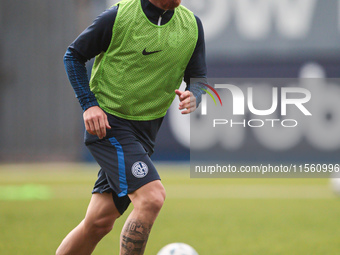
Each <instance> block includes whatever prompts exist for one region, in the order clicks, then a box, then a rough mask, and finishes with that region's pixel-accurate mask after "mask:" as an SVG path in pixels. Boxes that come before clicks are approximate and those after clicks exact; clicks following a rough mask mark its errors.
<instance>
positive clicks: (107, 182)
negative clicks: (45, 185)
mask: <svg viewBox="0 0 340 255" xmlns="http://www.w3.org/2000/svg"><path fill="white" fill-rule="evenodd" d="M108 117H109V123H110V125H111V127H112V128H111V130H110V132H108V135H107V137H105V138H104V139H102V140H99V139H97V140H92V141H91V142H89V143H86V145H87V148H88V149H89V150H90V152H91V154H92V155H93V157H94V158H95V160H96V161H97V162H98V164H99V165H100V168H101V169H100V171H99V173H98V179H97V181H96V183H95V185H94V188H93V191H92V193H104V192H106V193H112V197H113V201H114V203H115V205H116V207H117V209H118V211H119V213H120V214H123V213H124V212H125V210H126V209H127V208H128V206H129V204H130V202H131V201H130V198H129V197H128V194H130V193H132V192H134V191H135V190H137V189H139V188H140V187H142V186H143V185H145V184H147V183H150V182H152V181H155V180H160V177H159V175H158V172H157V170H156V168H155V166H154V165H153V163H152V161H151V159H150V156H149V155H150V154H151V153H150V152H149V151H148V150H147V145H146V144H145V143H144V142H143V140H142V139H139V135H138V133H136V132H135V131H136V130H135V129H134V126H131V125H128V124H131V121H128V120H124V119H120V118H117V117H115V116H112V115H108ZM139 124H140V123H138V125H139ZM157 130H158V129H157ZM88 135H89V134H88ZM92 138H93V137H92Z"/></svg>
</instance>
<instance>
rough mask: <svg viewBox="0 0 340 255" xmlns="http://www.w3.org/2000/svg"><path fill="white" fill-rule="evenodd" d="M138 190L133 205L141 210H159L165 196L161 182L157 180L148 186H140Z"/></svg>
mask: <svg viewBox="0 0 340 255" xmlns="http://www.w3.org/2000/svg"><path fill="white" fill-rule="evenodd" d="M147 185H148V184H147ZM140 191H141V192H140ZM140 191H137V192H140V194H138V196H136V197H137V199H135V200H137V201H136V202H135V203H134V207H135V208H136V209H140V210H143V211H153V212H159V211H160V210H161V208H162V206H163V204H164V201H165V197H166V192H165V189H164V187H163V185H162V184H161V182H160V181H157V182H154V183H152V184H150V185H149V186H148V187H145V188H143V187H142V188H141V190H140Z"/></svg>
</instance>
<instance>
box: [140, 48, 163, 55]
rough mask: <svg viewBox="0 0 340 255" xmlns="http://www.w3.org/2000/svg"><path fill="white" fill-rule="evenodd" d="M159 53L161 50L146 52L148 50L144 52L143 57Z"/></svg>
mask: <svg viewBox="0 0 340 255" xmlns="http://www.w3.org/2000/svg"><path fill="white" fill-rule="evenodd" d="M157 52H161V50H156V51H146V48H145V49H144V50H143V55H144V56H147V55H151V54H154V53H157Z"/></svg>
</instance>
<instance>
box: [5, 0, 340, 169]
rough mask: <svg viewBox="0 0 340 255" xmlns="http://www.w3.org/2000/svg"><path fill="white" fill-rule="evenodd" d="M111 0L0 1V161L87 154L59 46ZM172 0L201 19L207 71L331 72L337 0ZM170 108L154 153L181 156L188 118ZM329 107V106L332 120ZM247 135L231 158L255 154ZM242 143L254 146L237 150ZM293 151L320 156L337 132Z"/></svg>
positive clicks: (337, 47)
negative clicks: (325, 142)
mask: <svg viewBox="0 0 340 255" xmlns="http://www.w3.org/2000/svg"><path fill="white" fill-rule="evenodd" d="M115 2H117V1H105V0H58V1H52V0H44V1H42V0H31V1H17V0H2V1H1V2H0V31H1V33H0V36H1V40H0V66H1V67H0V127H1V132H0V161H1V162H22V161H37V160H40V161H51V160H52V161H82V160H91V157H90V156H89V154H88V153H87V151H86V149H85V148H84V146H83V123H82V111H81V108H80V106H79V105H78V102H77V100H76V99H75V97H74V93H73V91H72V88H71V86H70V85H69V82H68V80H67V76H66V73H65V71H64V66H63V55H64V52H65V51H66V48H67V46H68V45H69V44H70V43H71V42H72V41H73V40H74V39H75V38H76V37H77V35H78V34H79V33H80V32H81V31H82V30H83V29H85V28H86V27H87V26H88V25H90V24H91V22H92V20H93V19H94V18H95V17H96V16H97V15H98V14H100V13H101V12H102V11H103V10H104V9H105V8H107V7H108V6H110V5H112V4H114V3H115ZM182 4H183V5H185V6H187V7H188V8H189V9H191V10H192V11H193V12H194V13H195V14H197V15H198V16H199V17H200V18H201V20H202V22H203V25H204V28H205V35H206V46H207V60H208V71H209V72H208V75H209V77H215V78H216V77H234V78H239V77H248V78H256V77H280V78H287V77H290V78H297V77H299V76H301V75H305V76H306V75H307V76H310V77H319V78H320V77H321V78H322V77H334V78H335V77H336V78H338V77H339V74H340V0H257V1H254V0H183V1H182ZM339 98H340V95H339ZM176 111H177V110H176V106H175V107H172V108H171V109H170V111H169V114H168V116H167V118H166V120H165V122H164V125H163V127H162V129H161V131H160V133H159V136H158V140H157V145H156V146H157V150H156V153H155V154H154V159H156V160H188V159H189V143H188V137H189V132H188V131H189V128H188V125H187V124H188V118H185V117H181V116H178V114H177V113H176ZM339 111H340V109H339V108H336V107H334V112H333V113H332V114H333V115H334V117H333V118H331V119H332V120H333V121H334V119H335V120H337V116H338V115H337V114H338V112H339ZM339 116H340V114H339ZM339 128H340V127H339ZM335 139H338V138H337V137H335ZM254 144H259V141H258V140H257V138H256V137H254V136H251V137H250V139H247V140H246V142H245V143H244V144H242V146H239V147H238V149H235V150H231V153H234V155H235V156H237V155H238V158H237V159H238V160H244V159H246V158H248V159H249V156H250V155H253V157H256V151H258V146H252V145H254ZM261 146H262V147H261V148H263V149H265V146H263V145H261ZM249 147H252V148H254V150H253V151H252V150H250V151H249V150H248V151H246V153H240V152H242V151H244V149H245V148H249ZM301 150H304V154H305V155H309V157H313V155H317V154H319V153H320V152H321V153H323V155H324V157H326V155H333V156H334V155H338V153H339V150H340V139H339V144H338V145H337V146H333V147H332V148H322V147H320V146H319V147H318V145H317V144H316V145H315V144H314V145H311V144H308V142H302V143H301V144H298V145H294V146H292V147H291V148H287V151H290V152H292V153H293V154H295V155H296V153H298V152H299V151H301ZM306 152H307V153H306ZM309 152H310V153H309ZM286 157H287V159H289V157H290V154H287V155H286ZM264 158H266V156H264Z"/></svg>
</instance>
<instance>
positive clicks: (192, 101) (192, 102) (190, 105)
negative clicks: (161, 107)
mask: <svg viewBox="0 0 340 255" xmlns="http://www.w3.org/2000/svg"><path fill="white" fill-rule="evenodd" d="M175 93H176V94H177V95H178V97H179V101H180V103H179V109H180V110H183V109H186V110H184V111H182V114H188V113H191V112H193V111H195V110H196V97H195V96H194V95H193V94H192V93H191V92H190V91H179V90H178V89H176V90H175Z"/></svg>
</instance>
